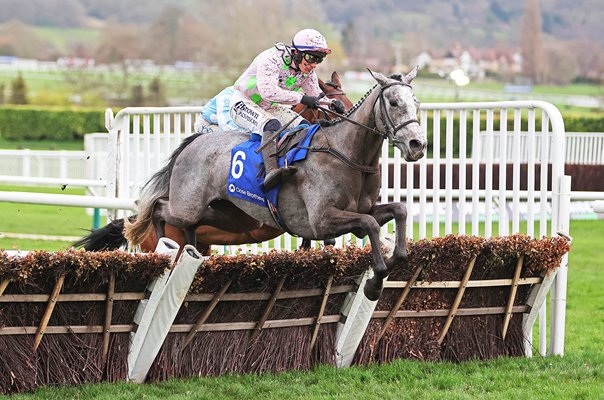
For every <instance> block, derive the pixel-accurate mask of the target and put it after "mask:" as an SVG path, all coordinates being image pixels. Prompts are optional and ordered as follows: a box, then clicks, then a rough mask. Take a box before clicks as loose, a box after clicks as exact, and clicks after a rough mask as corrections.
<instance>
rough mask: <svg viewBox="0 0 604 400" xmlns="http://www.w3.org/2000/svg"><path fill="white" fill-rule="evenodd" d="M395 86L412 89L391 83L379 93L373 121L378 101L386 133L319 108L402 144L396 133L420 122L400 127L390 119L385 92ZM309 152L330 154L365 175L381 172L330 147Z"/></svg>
mask: <svg viewBox="0 0 604 400" xmlns="http://www.w3.org/2000/svg"><path fill="white" fill-rule="evenodd" d="M395 85H401V86H407V87H409V88H411V85H409V84H408V83H405V82H391V83H388V84H386V85H384V86H381V88H380V93H379V95H378V97H377V98H376V99H375V102H374V103H373V109H372V112H373V119H374V120H377V118H376V115H375V114H376V111H375V107H376V105H377V102H378V100H379V101H380V108H381V110H380V114H381V115H380V118H381V121H382V125H384V127H385V128H386V132H381V131H379V130H377V129H373V128H370V127H368V126H366V125H363V124H361V123H359V122H356V121H353V120H352V119H350V118H348V117H346V116H343V115H340V114H338V113H336V112H334V111H331V110H329V109H326V108H324V107H318V108H319V109H320V110H323V111H327V112H330V113H331V114H333V115H337V116H338V117H340V118H341V119H344V120H346V121H348V122H350V123H352V124H355V125H357V126H360V127H362V128H364V129H367V130H369V131H372V132H374V133H376V134H378V135H380V136H382V138H384V139H386V140H390V135H391V136H392V139H391V140H392V141H393V142H394V143H396V142H399V143H400V142H401V141H400V140H396V137H395V135H396V132H398V131H399V130H401V129H403V128H404V127H406V126H407V125H409V124H412V123H417V124H418V125H419V121H418V120H416V119H409V120H407V121H405V122H403V123H401V124H400V125H398V126H396V125H395V124H394V122H393V121H392V118H390V115H389V114H388V113H386V99H385V98H384V90H386V89H388V88H389V87H392V86H395ZM384 116H385V117H386V118H384ZM384 119H385V120H386V121H387V124H386V123H385V122H384ZM376 128H377V126H376ZM391 130H392V131H391ZM309 150H310V151H313V152H322V153H329V154H331V155H332V156H334V157H336V158H338V159H339V160H340V161H342V162H343V163H344V164H346V165H347V166H349V167H350V168H352V169H355V170H357V171H361V172H363V173H367V174H376V173H378V172H379V167H375V166H370V165H361V164H359V163H357V162H356V161H354V160H351V159H350V158H349V157H347V156H346V155H345V154H343V153H341V152H340V151H338V150H337V149H334V148H332V147H330V146H327V147H319V146H314V147H310V148H309Z"/></svg>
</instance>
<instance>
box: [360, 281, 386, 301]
mask: <svg viewBox="0 0 604 400" xmlns="http://www.w3.org/2000/svg"><path fill="white" fill-rule="evenodd" d="M383 288H384V285H383V283H382V281H381V280H380V281H379V283H375V281H374V279H368V280H367V281H366V282H365V288H364V289H363V292H364V293H365V297H367V298H368V299H369V300H371V301H377V300H378V299H379V298H380V296H381V295H382V289H383Z"/></svg>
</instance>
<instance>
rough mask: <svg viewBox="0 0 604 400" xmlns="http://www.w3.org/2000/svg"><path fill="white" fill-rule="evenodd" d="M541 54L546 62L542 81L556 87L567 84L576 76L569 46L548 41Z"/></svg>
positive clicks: (574, 61)
mask: <svg viewBox="0 0 604 400" xmlns="http://www.w3.org/2000/svg"><path fill="white" fill-rule="evenodd" d="M543 53H544V55H545V59H546V61H547V65H548V67H547V69H546V70H545V71H544V76H543V78H544V81H546V82H551V83H555V84H557V85H567V84H569V83H570V82H571V81H572V80H573V79H574V78H575V76H576V75H577V63H576V60H575V58H574V56H573V53H572V52H571V51H569V44H567V43H564V42H560V41H553V40H550V41H548V42H547V43H545V46H544V49H543Z"/></svg>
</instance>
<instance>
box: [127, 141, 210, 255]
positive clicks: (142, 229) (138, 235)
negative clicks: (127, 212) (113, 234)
mask: <svg viewBox="0 0 604 400" xmlns="http://www.w3.org/2000/svg"><path fill="white" fill-rule="evenodd" d="M200 135H201V133H196V134H193V135H191V136H188V137H186V138H185V139H184V140H183V141H182V143H181V144H180V146H178V148H177V149H176V150H174V152H172V155H170V159H169V161H168V163H167V164H166V165H165V166H164V167H163V168H162V169H160V170H159V171H157V172H156V173H155V174H153V176H152V177H151V178H150V179H149V180H148V181H147V183H145V186H143V189H142V193H141V197H140V199H139V203H138V210H139V212H138V215H137V217H136V221H134V223H130V222H129V221H126V222H125V224H124V236H125V237H126V240H128V242H129V243H130V244H131V245H133V246H137V245H139V244H141V243H142V242H143V241H144V240H145V238H146V237H147V236H148V235H149V234H150V233H151V231H152V230H153V212H154V211H155V205H156V203H157V201H158V200H160V199H162V198H164V199H165V198H167V197H168V193H169V192H170V176H171V175H172V169H173V168H174V164H176V159H177V158H178V156H179V155H180V153H182V151H183V150H184V149H185V147H187V146H188V145H189V144H191V142H193V141H194V140H195V139H197V137H198V136H200Z"/></svg>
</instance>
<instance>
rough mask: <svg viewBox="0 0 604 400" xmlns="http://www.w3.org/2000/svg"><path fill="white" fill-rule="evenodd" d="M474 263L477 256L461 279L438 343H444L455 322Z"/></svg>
mask: <svg viewBox="0 0 604 400" xmlns="http://www.w3.org/2000/svg"><path fill="white" fill-rule="evenodd" d="M474 263H476V257H474V258H473V259H472V261H470V265H468V269H466V273H465V274H464V276H463V279H462V280H461V285H459V290H457V296H455V300H454V301H453V306H452V307H451V309H450V310H449V315H448V316H447V321H446V322H445V326H444V327H443V330H442V331H441V332H440V336H439V338H438V344H442V342H443V340H444V339H445V336H446V335H447V332H448V331H449V328H450V327H451V323H452V322H453V318H455V313H456V312H457V308H458V307H459V303H461V298H462V297H463V294H464V292H465V291H466V285H467V284H468V280H470V275H471V274H472V270H473V269H474Z"/></svg>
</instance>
